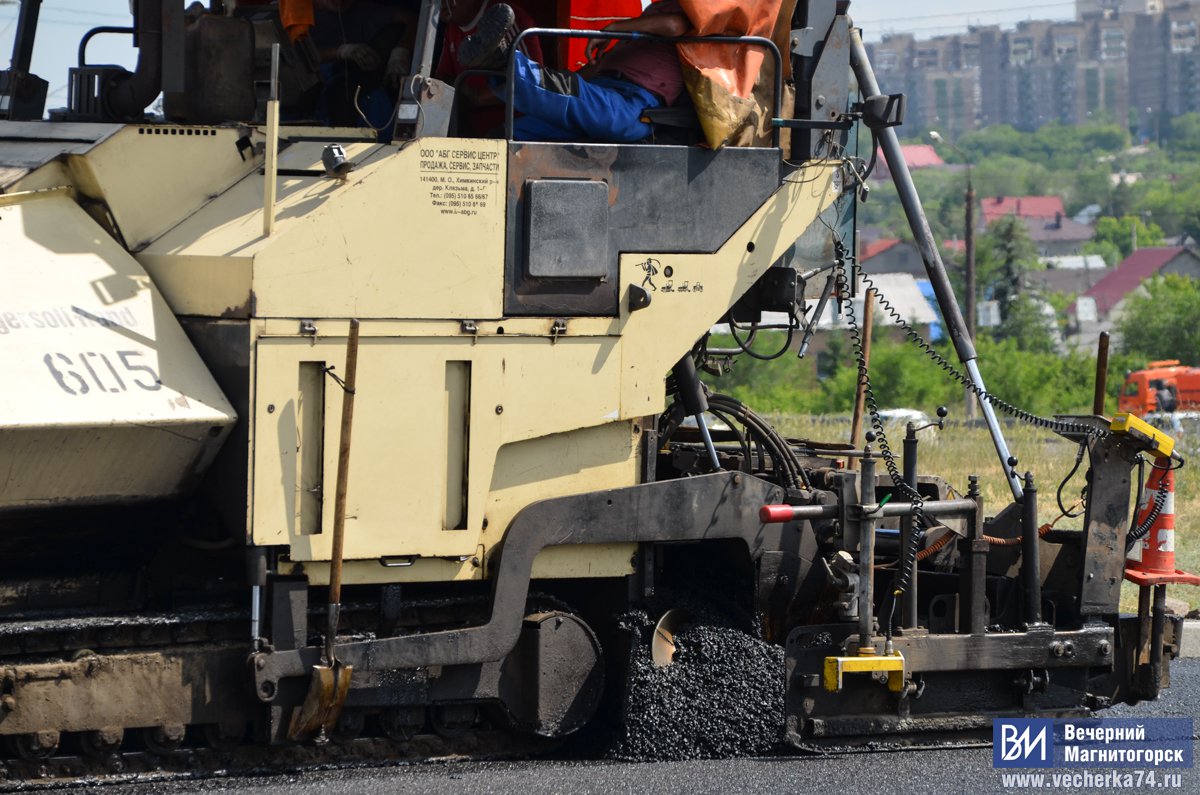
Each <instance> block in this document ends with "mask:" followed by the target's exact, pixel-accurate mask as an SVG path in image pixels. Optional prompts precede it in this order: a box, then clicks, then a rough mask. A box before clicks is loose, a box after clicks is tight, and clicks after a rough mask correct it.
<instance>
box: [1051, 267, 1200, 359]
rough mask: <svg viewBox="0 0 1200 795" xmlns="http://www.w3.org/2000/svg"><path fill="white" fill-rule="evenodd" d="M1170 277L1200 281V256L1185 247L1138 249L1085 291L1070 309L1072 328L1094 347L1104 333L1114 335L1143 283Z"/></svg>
mask: <svg viewBox="0 0 1200 795" xmlns="http://www.w3.org/2000/svg"><path fill="white" fill-rule="evenodd" d="M1168 273H1175V274H1179V275H1182V276H1190V277H1191V278H1193V279H1200V256H1198V255H1197V254H1196V252H1194V251H1192V250H1191V249H1189V248H1184V247H1183V246H1161V247H1152V248H1143V249H1138V250H1137V251H1135V252H1133V253H1132V254H1130V255H1129V256H1128V257H1126V258H1125V259H1124V260H1122V261H1121V264H1120V265H1118V266H1117V267H1115V268H1113V269H1112V270H1111V271H1110V272H1109V273H1107V274H1106V275H1105V276H1104V278H1102V279H1100V281H1098V282H1096V284H1095V285H1094V286H1093V287H1091V288H1090V289H1088V290H1086V291H1085V292H1084V293H1083V294H1082V295H1081V296H1080V297H1079V298H1078V300H1076V301H1075V303H1074V304H1073V305H1071V306H1070V307H1068V309H1067V314H1068V315H1069V316H1070V320H1071V325H1072V327H1073V328H1074V329H1075V331H1076V334H1077V335H1078V336H1079V337H1081V338H1082V339H1083V344H1084V345H1085V346H1087V345H1089V344H1091V343H1093V342H1094V341H1095V339H1096V335H1098V334H1099V333H1100V332H1101V331H1112V329H1113V327H1114V326H1115V324H1116V322H1117V320H1118V319H1119V318H1120V316H1121V310H1122V308H1123V307H1124V304H1125V299H1126V298H1128V297H1129V295H1130V294H1131V293H1133V292H1134V291H1135V290H1136V289H1137V288H1138V287H1140V286H1141V284H1142V282H1144V281H1146V280H1147V279H1149V278H1151V277H1153V276H1159V275H1164V274H1168ZM1089 341H1090V342H1089Z"/></svg>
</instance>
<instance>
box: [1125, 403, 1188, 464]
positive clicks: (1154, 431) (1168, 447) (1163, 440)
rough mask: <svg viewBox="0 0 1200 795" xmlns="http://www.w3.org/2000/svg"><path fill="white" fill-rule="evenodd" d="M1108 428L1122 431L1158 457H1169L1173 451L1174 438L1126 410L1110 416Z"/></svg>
mask: <svg viewBox="0 0 1200 795" xmlns="http://www.w3.org/2000/svg"><path fill="white" fill-rule="evenodd" d="M1109 430H1111V431H1112V432H1113V433H1123V434H1126V435H1127V436H1130V437H1132V438H1133V439H1134V440H1136V441H1137V442H1139V443H1141V444H1142V445H1144V446H1145V447H1146V449H1147V451H1148V452H1151V453H1153V454H1154V455H1156V456H1158V457H1160V458H1170V457H1171V453H1173V452H1174V451H1175V440H1174V439H1172V438H1171V437H1170V436H1168V435H1167V434H1166V433H1164V432H1163V431H1162V430H1160V429H1159V428H1155V427H1154V426H1153V425H1151V424H1150V423H1148V422H1146V421H1145V420H1143V419H1142V418H1140V417H1137V416H1135V415H1133V414H1130V413H1128V412H1123V413H1121V414H1117V415H1116V416H1114V417H1113V418H1112V423H1111V424H1110V425H1109Z"/></svg>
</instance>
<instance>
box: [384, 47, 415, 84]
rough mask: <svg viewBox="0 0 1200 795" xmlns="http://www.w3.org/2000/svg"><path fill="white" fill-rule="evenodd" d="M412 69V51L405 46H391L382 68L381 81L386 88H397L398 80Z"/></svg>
mask: <svg viewBox="0 0 1200 795" xmlns="http://www.w3.org/2000/svg"><path fill="white" fill-rule="evenodd" d="M411 71H412V51H411V50H409V49H408V48H407V47H393V48H392V54H391V55H389V56H388V61H387V67H386V68H385V69H384V70H383V82H384V83H385V84H387V86H388V88H399V87H400V81H402V80H403V79H404V78H405V77H407V76H408V74H409V72H411Z"/></svg>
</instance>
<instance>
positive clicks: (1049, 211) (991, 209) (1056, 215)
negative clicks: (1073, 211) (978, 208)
mask: <svg viewBox="0 0 1200 795" xmlns="http://www.w3.org/2000/svg"><path fill="white" fill-rule="evenodd" d="M980 204H981V205H982V209H983V223H984V224H985V225H986V224H991V223H992V222H993V221H996V220H999V219H1000V218H1003V217H1004V216H1006V215H1015V216H1017V217H1018V218H1037V219H1041V220H1056V219H1059V220H1060V219H1062V217H1063V216H1064V215H1066V208H1065V207H1063V201H1062V199H1061V198H1059V197H1058V196H988V197H987V198H985V199H984V200H983V201H982V202H980Z"/></svg>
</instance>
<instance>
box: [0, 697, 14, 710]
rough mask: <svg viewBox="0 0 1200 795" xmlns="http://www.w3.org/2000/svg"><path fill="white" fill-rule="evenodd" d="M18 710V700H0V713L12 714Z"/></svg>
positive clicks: (5, 698) (6, 698) (7, 698)
mask: <svg viewBox="0 0 1200 795" xmlns="http://www.w3.org/2000/svg"><path fill="white" fill-rule="evenodd" d="M16 708H17V700H16V699H15V698H13V697H12V696H5V697H4V698H0V712H12V711H13V710H14V709H16Z"/></svg>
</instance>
